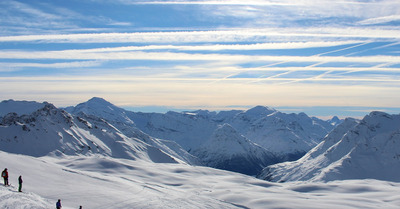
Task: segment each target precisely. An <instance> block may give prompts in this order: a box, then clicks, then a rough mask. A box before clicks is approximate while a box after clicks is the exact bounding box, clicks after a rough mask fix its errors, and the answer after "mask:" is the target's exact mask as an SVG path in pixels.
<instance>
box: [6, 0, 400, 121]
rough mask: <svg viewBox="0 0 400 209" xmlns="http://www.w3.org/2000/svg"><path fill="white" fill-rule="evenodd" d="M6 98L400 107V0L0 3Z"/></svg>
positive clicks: (353, 111) (320, 109)
mask: <svg viewBox="0 0 400 209" xmlns="http://www.w3.org/2000/svg"><path fill="white" fill-rule="evenodd" d="M0 6H1V8H2V10H1V16H0V27H1V30H0V80H1V82H0V87H1V89H2V91H1V93H0V100H7V99H14V100H33V101H48V102H51V103H53V104H55V105H57V106H64V107H65V106H70V105H76V104H78V103H80V102H84V101H86V100H88V99H89V98H91V97H93V96H98V97H102V98H105V99H106V100H108V101H110V102H111V103H113V104H115V105H117V106H120V107H124V108H127V109H130V110H140V111H154V112H162V111H165V110H194V109H207V110H227V109H247V108H250V107H253V106H257V105H263V106H269V107H273V108H275V109H277V110H280V111H285V112H305V113H307V114H308V115H311V116H317V117H329V116H333V115H337V116H339V117H345V116H349V117H362V116H363V115H365V114H367V113H368V112H370V111H373V110H379V111H385V112H388V113H396V114H398V113H399V112H400V107H399V104H400V95H399V93H398V92H400V82H399V81H400V56H399V55H400V27H399V26H400V3H398V1H395V0H378V1H369V0H363V1H361V0H359V1H357V0H344V1H339V2H334V1H328V0H306V1H295V2H293V1H289V0H283V1H274V0H251V1H246V2H245V3H244V2H243V1H235V0H233V1H232V0H231V1H228V0H219V1H201V0H197V1H193V0H191V1H181V0H179V1H149V0H144V1H135V0H113V1H112V0H93V1H83V2H82V1H76V0H71V1H62V0H41V1H17V0H6V1H2V2H0Z"/></svg>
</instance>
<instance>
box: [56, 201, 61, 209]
mask: <svg viewBox="0 0 400 209" xmlns="http://www.w3.org/2000/svg"><path fill="white" fill-rule="evenodd" d="M56 208H57V209H61V208H62V206H61V200H60V199H58V201H57V203H56Z"/></svg>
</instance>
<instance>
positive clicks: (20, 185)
mask: <svg viewBox="0 0 400 209" xmlns="http://www.w3.org/2000/svg"><path fill="white" fill-rule="evenodd" d="M22 182H24V181H22V176H19V177H18V184H19V187H18V192H22Z"/></svg>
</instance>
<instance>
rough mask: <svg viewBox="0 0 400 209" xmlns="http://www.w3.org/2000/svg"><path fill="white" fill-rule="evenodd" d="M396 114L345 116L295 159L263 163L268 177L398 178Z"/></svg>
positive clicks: (399, 141)
mask: <svg viewBox="0 0 400 209" xmlns="http://www.w3.org/2000/svg"><path fill="white" fill-rule="evenodd" d="M399 173H400V115H389V114H386V113H383V112H371V113H370V114H369V115H367V116H365V117H364V119H363V120H361V121H357V120H354V119H346V120H345V122H343V123H342V124H341V125H339V126H338V127H337V128H336V129H335V130H333V131H332V132H331V133H330V134H329V135H328V136H327V137H326V138H325V140H324V141H323V142H322V143H320V144H319V145H318V146H317V147H315V148H314V149H312V150H311V151H310V152H308V153H307V154H306V155H305V156H304V157H302V158H301V159H299V160H297V161H295V162H287V163H281V164H277V165H272V166H269V167H267V168H266V169H265V170H264V171H263V174H262V175H261V176H260V178H263V179H268V180H271V181H298V180H313V181H332V180H343V179H367V178H372V179H380V180H388V181H396V182H399V181H400V175H399Z"/></svg>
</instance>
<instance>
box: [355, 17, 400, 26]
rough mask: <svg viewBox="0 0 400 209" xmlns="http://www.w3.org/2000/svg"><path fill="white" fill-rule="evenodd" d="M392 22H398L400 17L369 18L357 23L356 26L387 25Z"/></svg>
mask: <svg viewBox="0 0 400 209" xmlns="http://www.w3.org/2000/svg"><path fill="white" fill-rule="evenodd" d="M393 21H400V15H390V16H384V17H375V18H369V19H366V20H362V21H359V22H358V24H360V25H375V24H383V23H389V22H393Z"/></svg>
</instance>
